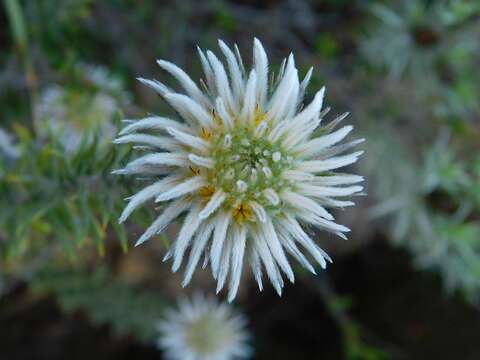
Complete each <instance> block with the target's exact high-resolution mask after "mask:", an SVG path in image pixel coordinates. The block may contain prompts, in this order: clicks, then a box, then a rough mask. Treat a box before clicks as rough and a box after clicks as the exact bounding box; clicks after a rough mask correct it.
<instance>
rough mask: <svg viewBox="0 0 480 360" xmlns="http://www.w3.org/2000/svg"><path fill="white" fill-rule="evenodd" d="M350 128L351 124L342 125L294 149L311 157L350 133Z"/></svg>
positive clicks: (303, 155)
mask: <svg viewBox="0 0 480 360" xmlns="http://www.w3.org/2000/svg"><path fill="white" fill-rule="evenodd" d="M352 129H353V126H351V125H347V126H344V127H342V128H340V129H338V130H337V131H335V132H333V133H331V134H328V135H324V136H320V137H318V138H315V139H313V140H310V141H308V142H306V143H302V144H300V145H299V146H297V147H296V148H295V149H294V151H295V152H299V153H301V156H302V157H313V156H315V155H317V154H318V153H319V152H320V151H322V150H323V149H325V148H326V147H329V146H332V145H334V144H336V143H338V142H339V141H341V140H342V139H343V138H344V137H345V136H347V135H348V134H349V133H350V131H352Z"/></svg>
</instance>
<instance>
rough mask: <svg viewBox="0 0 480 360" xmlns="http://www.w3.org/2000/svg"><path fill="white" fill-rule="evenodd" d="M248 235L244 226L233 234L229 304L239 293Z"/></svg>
mask: <svg viewBox="0 0 480 360" xmlns="http://www.w3.org/2000/svg"><path fill="white" fill-rule="evenodd" d="M246 235H247V231H246V228H245V227H244V226H241V227H240V229H235V231H234V232H233V238H232V240H233V249H232V276H231V280H230V289H229V291H228V302H231V301H232V300H233V299H234V298H235V296H236V295H237V291H238V285H239V284H240V278H241V276H242V267H243V255H244V253H245V242H246Z"/></svg>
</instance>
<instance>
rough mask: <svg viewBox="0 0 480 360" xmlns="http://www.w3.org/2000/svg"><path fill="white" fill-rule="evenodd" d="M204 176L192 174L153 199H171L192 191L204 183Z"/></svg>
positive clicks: (157, 200)
mask: <svg viewBox="0 0 480 360" xmlns="http://www.w3.org/2000/svg"><path fill="white" fill-rule="evenodd" d="M206 184H207V183H206V181H205V178H204V177H203V176H200V175H198V176H194V177H192V178H190V179H188V180H185V181H183V182H181V183H179V184H178V185H176V186H174V187H173V188H171V189H170V190H168V191H165V192H164V193H162V194H160V195H159V196H157V198H156V199H155V201H156V202H160V201H167V200H171V199H174V198H177V197H180V196H183V195H185V194H189V193H191V192H194V191H196V190H198V189H200V188H202V187H204V186H205V185H206Z"/></svg>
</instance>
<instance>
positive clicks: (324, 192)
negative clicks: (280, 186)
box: [297, 184, 363, 197]
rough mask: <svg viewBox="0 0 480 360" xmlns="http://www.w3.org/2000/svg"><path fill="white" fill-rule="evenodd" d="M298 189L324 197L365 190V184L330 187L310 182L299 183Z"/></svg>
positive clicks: (308, 194) (301, 192)
mask: <svg viewBox="0 0 480 360" xmlns="http://www.w3.org/2000/svg"><path fill="white" fill-rule="evenodd" d="M297 189H298V190H297V191H298V192H299V193H300V194H302V195H305V196H312V197H323V196H327V197H328V196H350V195H352V194H355V193H357V192H360V191H362V190H363V186H348V187H330V186H317V185H310V184H298V185H297Z"/></svg>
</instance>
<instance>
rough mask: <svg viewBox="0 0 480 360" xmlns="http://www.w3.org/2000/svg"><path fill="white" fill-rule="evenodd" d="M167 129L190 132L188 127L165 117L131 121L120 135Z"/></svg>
mask: <svg viewBox="0 0 480 360" xmlns="http://www.w3.org/2000/svg"><path fill="white" fill-rule="evenodd" d="M128 121H130V120H128ZM167 127H172V128H174V129H177V130H180V131H183V132H191V130H190V129H189V128H188V127H186V126H184V125H182V124H180V123H179V122H178V121H175V120H172V119H168V118H165V117H158V116H151V117H147V118H144V119H140V120H137V121H133V122H132V123H130V125H128V126H126V127H124V128H123V129H122V131H120V135H125V134H129V133H132V132H135V131H139V130H165V129H166V128H167Z"/></svg>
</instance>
